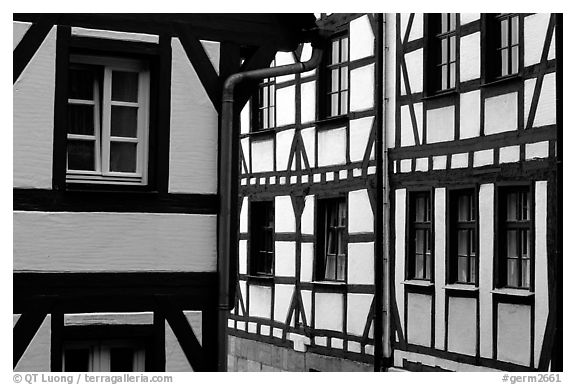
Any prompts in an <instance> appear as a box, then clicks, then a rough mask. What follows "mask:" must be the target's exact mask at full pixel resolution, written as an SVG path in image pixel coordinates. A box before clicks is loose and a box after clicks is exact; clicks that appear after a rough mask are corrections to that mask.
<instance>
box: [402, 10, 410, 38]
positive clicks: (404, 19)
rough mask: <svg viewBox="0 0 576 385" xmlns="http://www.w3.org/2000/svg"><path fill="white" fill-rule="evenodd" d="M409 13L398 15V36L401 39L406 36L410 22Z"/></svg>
mask: <svg viewBox="0 0 576 385" xmlns="http://www.w3.org/2000/svg"><path fill="white" fill-rule="evenodd" d="M410 15H411V14H410V13H401V14H400V36H401V37H402V39H403V38H404V36H405V35H406V29H407V28H408V21H409V20H410Z"/></svg>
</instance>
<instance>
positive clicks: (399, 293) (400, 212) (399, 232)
mask: <svg viewBox="0 0 576 385" xmlns="http://www.w3.org/2000/svg"><path fill="white" fill-rule="evenodd" d="M394 208H395V210H394V211H395V213H394V217H395V231H396V234H395V235H396V244H395V248H394V255H395V259H394V261H395V262H394V264H395V269H394V284H395V285H396V304H397V308H398V316H399V318H400V324H401V326H402V328H404V286H403V285H402V282H403V281H404V271H405V270H404V266H405V265H404V263H405V258H406V256H405V253H404V247H405V244H406V189H398V190H396V192H395V201H394ZM404 332H405V331H404Z"/></svg>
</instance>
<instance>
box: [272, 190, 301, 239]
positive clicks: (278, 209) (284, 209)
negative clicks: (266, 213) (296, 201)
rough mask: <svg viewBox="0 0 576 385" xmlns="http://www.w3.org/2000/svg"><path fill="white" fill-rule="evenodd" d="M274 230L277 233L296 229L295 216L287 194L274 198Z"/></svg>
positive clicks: (290, 231)
mask: <svg viewBox="0 0 576 385" xmlns="http://www.w3.org/2000/svg"><path fill="white" fill-rule="evenodd" d="M274 231H275V232H277V233H293V232H294V231H296V218H295V217H294V209H293V208H292V198H290V196H289V195H283V196H277V197H275V198H274Z"/></svg>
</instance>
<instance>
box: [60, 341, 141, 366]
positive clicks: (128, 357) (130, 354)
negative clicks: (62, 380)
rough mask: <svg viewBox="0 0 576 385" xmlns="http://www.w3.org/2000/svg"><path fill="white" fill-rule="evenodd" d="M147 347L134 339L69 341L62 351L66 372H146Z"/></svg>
mask: <svg viewBox="0 0 576 385" xmlns="http://www.w3.org/2000/svg"><path fill="white" fill-rule="evenodd" d="M145 354H146V352H145V348H144V347H143V346H142V345H140V344H138V343H135V342H133V341H121V340H120V341H116V340H110V341H102V340H96V341H85V342H81V341H79V342H74V343H68V344H66V345H65V346H64V349H63V353H62V365H63V371H64V372H144V371H145Z"/></svg>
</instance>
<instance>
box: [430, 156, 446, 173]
mask: <svg viewBox="0 0 576 385" xmlns="http://www.w3.org/2000/svg"><path fill="white" fill-rule="evenodd" d="M446 159H447V157H446V155H439V156H435V157H433V158H432V168H433V169H434V170H444V169H446Z"/></svg>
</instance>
